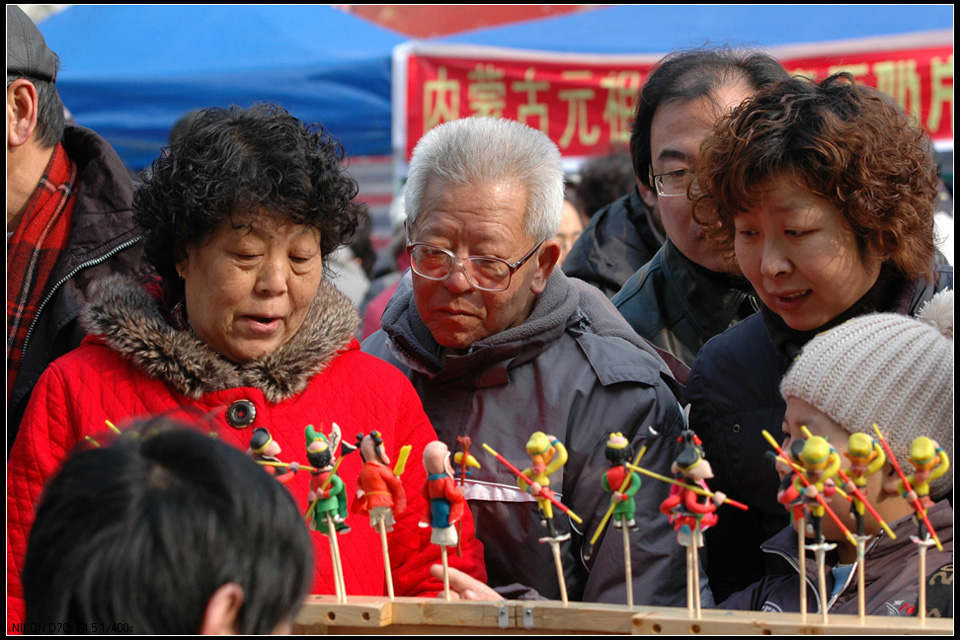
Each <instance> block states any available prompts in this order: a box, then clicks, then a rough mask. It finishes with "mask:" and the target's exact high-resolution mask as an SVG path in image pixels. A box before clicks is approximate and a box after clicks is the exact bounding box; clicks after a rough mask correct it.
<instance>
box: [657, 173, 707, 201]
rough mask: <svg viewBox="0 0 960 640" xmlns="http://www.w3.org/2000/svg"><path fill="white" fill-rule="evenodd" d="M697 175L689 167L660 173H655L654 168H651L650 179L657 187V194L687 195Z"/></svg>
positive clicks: (670, 195)
mask: <svg viewBox="0 0 960 640" xmlns="http://www.w3.org/2000/svg"><path fill="white" fill-rule="evenodd" d="M696 175H697V174H696V172H695V171H690V170H688V169H678V170H676V171H668V172H667V173H659V174H655V173H654V172H653V169H651V170H650V180H651V181H652V182H653V185H654V187H656V189H657V195H659V196H666V197H668V198H670V197H673V196H685V195H687V190H688V189H689V188H690V184H691V183H692V182H693V181H694V179H695V178H696Z"/></svg>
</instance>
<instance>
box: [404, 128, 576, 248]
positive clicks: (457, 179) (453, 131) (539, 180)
mask: <svg viewBox="0 0 960 640" xmlns="http://www.w3.org/2000/svg"><path fill="white" fill-rule="evenodd" d="M431 180H439V181H441V182H443V183H445V184H448V185H479V184H489V183H496V182H502V181H509V182H514V183H519V184H520V185H522V186H523V187H524V189H525V190H526V196H527V210H526V216H525V218H524V221H523V230H524V232H525V233H527V234H528V235H530V236H531V237H533V238H535V239H537V240H547V239H549V238H552V237H553V236H554V235H556V233H557V230H558V229H559V228H560V218H561V216H562V212H563V165H562V163H561V161H560V150H559V149H557V145H555V144H554V143H553V142H552V141H551V140H550V138H548V137H547V136H546V135H544V134H543V133H542V132H540V131H538V130H537V129H533V128H531V127H528V126H527V125H525V124H521V123H519V122H517V121H515V120H506V119H494V118H482V117H474V118H465V119H462V120H454V121H452V122H445V123H443V124H441V125H439V126H437V127H434V128H433V129H431V130H430V131H429V132H427V134H426V135H425V136H423V137H422V138H421V139H420V142H418V143H417V146H416V148H415V149H414V150H413V159H412V160H411V161H410V174H409V177H408V178H407V184H406V192H405V193H406V207H407V222H409V224H410V226H411V227H412V226H413V225H414V223H415V222H416V219H417V216H418V215H420V213H422V207H423V197H424V193H425V192H426V190H427V188H428V186H429V184H430V181H431Z"/></svg>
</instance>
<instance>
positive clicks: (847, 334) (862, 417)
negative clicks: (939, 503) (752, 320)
mask: <svg viewBox="0 0 960 640" xmlns="http://www.w3.org/2000/svg"><path fill="white" fill-rule="evenodd" d="M780 393H781V394H782V395H783V397H784V398H789V397H795V398H799V399H801V400H803V401H805V402H807V403H809V404H810V405H812V406H814V407H816V408H817V409H819V410H820V411H822V412H823V413H825V414H826V415H827V416H829V417H830V418H831V419H832V420H833V421H834V422H836V423H837V424H838V425H840V427H842V428H843V429H844V430H845V431H847V432H849V433H868V434H870V435H873V428H872V425H873V423H874V422H876V423H877V424H878V425H879V426H880V428H881V430H882V431H883V435H884V437H885V438H886V439H887V440H888V441H889V443H890V447H891V448H892V449H893V451H894V453H896V455H897V460H898V461H899V462H900V466H901V468H902V469H903V470H904V472H905V473H908V474H909V473H911V472H912V469H913V468H912V467H911V466H910V464H909V463H908V461H907V456H908V454H909V452H910V444H911V442H913V439H914V438H917V437H919V436H928V437H930V438H933V439H934V440H936V441H937V443H938V444H939V445H940V446H941V447H943V449H944V451H946V452H947V455H948V456H950V460H951V462H952V461H953V290H947V291H942V292H940V293H938V294H937V295H936V296H934V298H933V299H932V300H931V301H930V302H929V303H928V304H927V305H925V306H924V307H923V309H921V310H920V313H919V314H918V316H917V317H916V318H912V317H910V316H902V315H898V314H893V313H875V314H871V315H866V316H860V317H858V318H853V319H851V320H848V321H847V322H845V323H843V324H842V325H840V326H838V327H835V328H833V329H831V330H829V331H826V332H824V333H821V334H820V335H818V336H817V337H815V338H814V339H813V340H811V341H810V342H809V343H808V344H807V345H806V346H805V347H804V348H803V352H802V353H801V354H800V355H799V356H798V357H797V360H796V361H795V362H794V364H793V367H792V368H791V369H790V370H789V371H788V372H787V375H786V376H784V378H783V382H782V383H781V385H780ZM834 445H835V446H841V447H842V446H845V443H834ZM952 486H953V469H952V468H951V470H950V471H949V472H948V473H947V474H946V475H944V476H943V477H941V478H940V479H938V480H936V481H935V482H934V483H933V485H932V487H931V494H932V495H933V497H934V498H937V497H940V496H942V495H943V494H945V493H946V492H947V491H948V490H949V489H950V488H951V487H952Z"/></svg>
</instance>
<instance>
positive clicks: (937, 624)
mask: <svg viewBox="0 0 960 640" xmlns="http://www.w3.org/2000/svg"><path fill="white" fill-rule="evenodd" d="M294 632H295V633H299V634H312V635H317V634H319V635H325V634H346V635H351V634H364V635H366V634H397V635H399V634H419V635H438V634H551V635H559V634H590V635H599V634H608V635H612V634H623V635H626V634H644V635H681V634H682V635H701V634H703V635H720V634H738V635H743V634H756V635H773V634H779V635H784V634H790V635H797V634H800V635H843V634H846V635H891V634H936V635H953V620H952V619H946V618H927V619H926V620H925V621H923V622H922V623H921V621H920V620H919V619H917V618H898V617H886V616H867V617H866V618H864V619H863V620H860V618H858V617H857V616H850V615H837V614H834V615H831V616H830V624H829V625H823V624H822V623H821V619H820V616H819V614H812V613H811V614H807V616H806V620H802V619H801V616H800V614H799V613H767V612H753V611H724V610H719V609H704V610H703V612H702V617H701V619H700V620H693V619H691V618H690V617H689V614H688V612H687V610H686V609H680V608H671V607H633V608H628V607H626V606H624V605H613V604H597V603H590V602H571V603H570V604H569V605H567V606H566V607H565V606H563V604H562V603H560V602H556V601H518V600H506V601H503V602H444V601H443V600H442V599H426V598H396V599H395V600H394V601H392V602H391V601H390V600H387V599H385V598H373V597H363V596H355V597H351V598H350V601H349V602H348V603H347V604H338V603H337V602H336V598H335V597H334V596H308V598H307V601H306V604H305V605H304V607H303V609H302V610H301V611H300V615H299V616H297V621H296V625H295V628H294Z"/></svg>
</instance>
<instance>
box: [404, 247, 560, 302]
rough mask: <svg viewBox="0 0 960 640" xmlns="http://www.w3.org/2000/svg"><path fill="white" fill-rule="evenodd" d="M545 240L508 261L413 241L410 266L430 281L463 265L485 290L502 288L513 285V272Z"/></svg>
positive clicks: (474, 282) (468, 277)
mask: <svg viewBox="0 0 960 640" xmlns="http://www.w3.org/2000/svg"><path fill="white" fill-rule="evenodd" d="M542 244H543V240H541V241H540V242H538V243H537V245H536V246H535V247H534V248H533V249H531V250H530V251H528V252H527V254H526V255H525V256H523V257H522V258H520V259H519V260H517V261H516V262H507V261H506V260H503V259H502V258H494V257H493V256H469V257H467V258H458V257H457V256H455V255H453V253H451V252H450V251H447V250H446V249H444V248H442V247H437V246H435V245H432V244H427V243H426V242H413V243H410V244H408V245H407V253H409V254H410V268H411V269H413V272H414V273H415V274H417V275H418V276H420V277H421V278H426V279H427V280H446V279H447V278H449V277H450V274H452V273H453V271H454V266H455V265H459V266H460V267H462V268H463V272H464V274H465V275H466V276H467V280H468V281H469V282H470V284H471V285H472V286H474V287H476V288H477V289H481V290H483V291H503V290H504V289H507V288H509V287H510V280H511V279H512V278H513V274H514V272H516V270H517V269H519V268H520V267H522V266H523V265H524V264H525V263H526V262H527V261H528V260H529V259H530V258H532V257H533V256H534V254H536V252H537V249H539V248H540V245H542Z"/></svg>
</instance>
